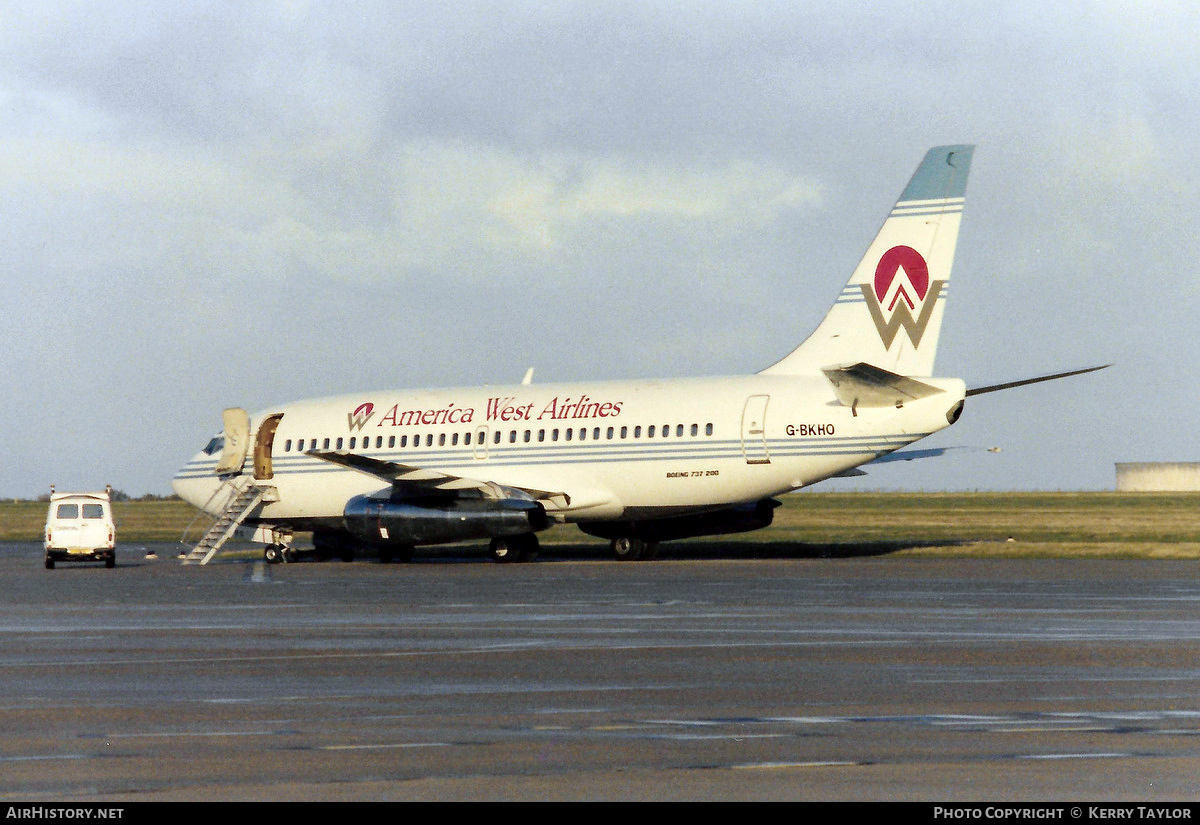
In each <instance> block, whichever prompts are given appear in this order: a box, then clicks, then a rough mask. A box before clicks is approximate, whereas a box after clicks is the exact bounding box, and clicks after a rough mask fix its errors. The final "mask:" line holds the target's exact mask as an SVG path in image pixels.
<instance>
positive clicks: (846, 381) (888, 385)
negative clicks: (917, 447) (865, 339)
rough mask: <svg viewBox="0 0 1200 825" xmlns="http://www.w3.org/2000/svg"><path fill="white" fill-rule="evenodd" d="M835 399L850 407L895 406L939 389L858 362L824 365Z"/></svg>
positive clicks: (934, 392)
mask: <svg viewBox="0 0 1200 825" xmlns="http://www.w3.org/2000/svg"><path fill="white" fill-rule="evenodd" d="M822 372H824V373H825V377H826V378H828V379H829V383H831V384H833V390H834V392H835V393H837V397H838V400H839V401H841V402H842V403H843V404H845V405H846V406H847V407H851V408H852V409H858V408H859V407H898V406H901V405H903V404H904V403H905V402H907V401H915V400H917V399H918V398H926V397H927V396H930V395H934V394H936V393H939V392H942V390H941V389H939V388H937V387H934V386H930V385H929V384H925V383H923V382H921V381H917V380H916V379H915V378H907V377H905V376H903V375H897V374H896V373H894V372H888V371H887V370H884V369H880V368H879V367H873V366H871V365H870V364H865V363H858V364H855V365H854V366H851V367H827V368H826V369H824V370H822Z"/></svg>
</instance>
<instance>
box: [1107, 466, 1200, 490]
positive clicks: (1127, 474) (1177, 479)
mask: <svg viewBox="0 0 1200 825" xmlns="http://www.w3.org/2000/svg"><path fill="white" fill-rule="evenodd" d="M1117 492H1118V493H1142V492H1174V493H1183V492H1200V461H1159V462H1155V461H1144V462H1132V463H1127V464H1117Z"/></svg>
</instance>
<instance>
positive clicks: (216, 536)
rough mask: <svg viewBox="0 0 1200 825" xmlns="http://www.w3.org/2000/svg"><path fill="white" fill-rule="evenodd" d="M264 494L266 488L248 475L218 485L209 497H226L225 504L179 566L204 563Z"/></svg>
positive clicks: (232, 534) (266, 495)
mask: <svg viewBox="0 0 1200 825" xmlns="http://www.w3.org/2000/svg"><path fill="white" fill-rule="evenodd" d="M268 492H273V491H272V490H269V488H265V487H260V486H258V485H257V484H255V483H254V480H253V479H251V478H249V477H248V476H236V477H234V478H233V479H231V480H229V481H227V482H225V484H223V485H221V487H220V489H218V491H217V492H216V493H215V494H214V495H213V499H216V498H217V497H218V496H221V495H226V496H228V503H227V504H226V505H225V507H224V509H223V510H222V511H221V514H220V515H219V516H217V519H216V521H214V522H213V523H212V525H211V526H210V527H209V528H208V530H207V531H206V532H205V533H204V535H203V536H202V537H201V539H200V541H199V542H197V544H196V546H195V547H193V548H192V549H191V550H190V551H188V553H187V555H186V556H185V557H184V559H183V563H184V564H208V562H209V560H210V559H212V557H213V556H215V555H216V554H217V551H218V550H220V549H221V547H222V545H224V544H225V542H227V541H229V540H230V539H231V538H233V536H234V535H235V534H236V533H237V531H238V528H239V527H241V526H242V524H243V523H244V522H245V521H246V519H247V518H248V517H249V516H250V513H251V512H253V510H254V508H255V507H257V506H258V505H259V503H260V502H262V501H263V500H264V499H267V498H268ZM181 543H183V544H185V545H186V544H187V542H184V541H182V540H181Z"/></svg>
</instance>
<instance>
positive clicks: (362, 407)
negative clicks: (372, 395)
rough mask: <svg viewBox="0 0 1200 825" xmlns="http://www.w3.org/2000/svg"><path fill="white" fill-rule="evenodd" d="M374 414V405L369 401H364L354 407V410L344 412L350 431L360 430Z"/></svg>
mask: <svg viewBox="0 0 1200 825" xmlns="http://www.w3.org/2000/svg"><path fill="white" fill-rule="evenodd" d="M374 414H375V405H374V404H372V403H371V402H370V401H364V402H363V403H362V404H359V405H358V407H356V408H355V410H354V412H352V413H347V414H346V422H347V423H348V424H349V425H350V432H354V431H355V430H361V429H362V428H363V427H365V426H367V422H368V421H370V420H371V416H373V415H374Z"/></svg>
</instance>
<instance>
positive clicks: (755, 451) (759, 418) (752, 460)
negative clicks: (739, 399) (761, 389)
mask: <svg viewBox="0 0 1200 825" xmlns="http://www.w3.org/2000/svg"><path fill="white" fill-rule="evenodd" d="M770 400H771V396H769V395H752V396H750V397H749V398H747V399H746V408H745V409H744V410H742V454H743V455H744V456H746V463H747V464H770V463H771V456H770V455H768V454H767V402H768V401H770Z"/></svg>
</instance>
